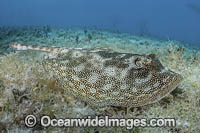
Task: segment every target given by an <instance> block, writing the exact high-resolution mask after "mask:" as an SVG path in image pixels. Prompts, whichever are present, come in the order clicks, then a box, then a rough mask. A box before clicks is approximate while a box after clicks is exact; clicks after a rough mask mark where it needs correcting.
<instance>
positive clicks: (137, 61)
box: [134, 57, 143, 68]
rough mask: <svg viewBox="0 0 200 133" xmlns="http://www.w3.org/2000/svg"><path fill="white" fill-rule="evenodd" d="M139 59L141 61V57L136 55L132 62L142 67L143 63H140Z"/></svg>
mask: <svg viewBox="0 0 200 133" xmlns="http://www.w3.org/2000/svg"><path fill="white" fill-rule="evenodd" d="M141 61H142V59H141V57H138V58H136V59H135V62H134V63H135V65H136V67H137V68H142V67H143V64H142V62H141Z"/></svg>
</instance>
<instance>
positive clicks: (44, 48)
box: [10, 42, 61, 52]
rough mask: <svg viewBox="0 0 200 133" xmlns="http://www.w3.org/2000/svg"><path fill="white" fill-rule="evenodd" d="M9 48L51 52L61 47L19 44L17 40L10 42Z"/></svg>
mask: <svg viewBox="0 0 200 133" xmlns="http://www.w3.org/2000/svg"><path fill="white" fill-rule="evenodd" d="M10 48H13V49H16V50H37V51H44V52H52V51H58V50H60V49H61V48H60V47H48V46H36V45H27V46H26V45H21V44H20V43H17V42H12V43H10Z"/></svg>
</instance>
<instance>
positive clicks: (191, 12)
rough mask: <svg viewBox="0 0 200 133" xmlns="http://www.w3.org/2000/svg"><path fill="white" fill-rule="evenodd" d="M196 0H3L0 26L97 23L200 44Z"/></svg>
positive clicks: (93, 24) (89, 24)
mask: <svg viewBox="0 0 200 133" xmlns="http://www.w3.org/2000/svg"><path fill="white" fill-rule="evenodd" d="M199 24H200V1H197V0H190V1H188V0H182V1H175V0H167V1H161V0H148V1H146V0H126V1H124V0H101V1H99V0H84V1H83V0H59V1H58V0H20V1H13V0H1V1H0V26H24V25H26V26H27V25H28V26H29V25H31V26H43V25H50V26H52V27H77V26H78V27H98V28H106V29H112V30H117V31H120V32H129V33H134V34H135V33H137V34H140V35H150V36H154V37H157V38H161V39H170V40H171V39H173V40H178V41H182V42H186V43H191V44H194V45H197V46H199V47H200V37H199V35H200V25H199Z"/></svg>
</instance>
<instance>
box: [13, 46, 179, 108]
mask: <svg viewBox="0 0 200 133" xmlns="http://www.w3.org/2000/svg"><path fill="white" fill-rule="evenodd" d="M10 46H11V47H12V48H15V49H17V50H39V51H45V52H48V53H49V54H48V56H47V57H45V58H44V60H43V62H42V64H43V67H44V69H45V70H46V71H47V72H48V73H51V74H53V76H54V78H55V79H56V80H57V82H58V84H59V86H60V87H62V88H64V89H66V90H67V92H68V93H69V94H72V95H74V96H75V97H76V98H78V99H80V100H82V101H85V102H87V103H89V104H91V105H94V106H106V105H111V106H122V107H138V106H143V105H147V104H151V103H155V102H157V101H159V100H160V99H162V98H163V97H165V96H166V95H168V94H169V93H170V92H171V91H172V90H174V89H175V88H176V87H177V85H178V84H179V83H180V82H181V81H182V79H183V78H182V76H181V75H180V74H177V73H175V72H173V71H171V70H169V69H167V68H165V67H164V66H163V65H162V64H161V63H160V61H159V60H158V58H157V57H156V56H155V55H154V54H150V55H138V54H132V53H119V52H114V51H111V50H106V49H83V48H62V47H46V46H25V45H21V44H19V43H11V45H10Z"/></svg>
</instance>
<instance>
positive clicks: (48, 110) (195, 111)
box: [0, 27, 200, 133]
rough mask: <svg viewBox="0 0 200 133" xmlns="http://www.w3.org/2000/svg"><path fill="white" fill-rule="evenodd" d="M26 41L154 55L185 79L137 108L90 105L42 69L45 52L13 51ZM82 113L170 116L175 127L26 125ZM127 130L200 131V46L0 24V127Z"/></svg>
mask: <svg viewBox="0 0 200 133" xmlns="http://www.w3.org/2000/svg"><path fill="white" fill-rule="evenodd" d="M13 41H14V42H19V43H22V44H25V45H43V46H60V47H67V48H72V47H81V48H93V47H102V48H110V49H112V50H115V51H118V52H129V53H135V54H150V53H154V54H156V55H157V56H158V57H159V59H160V61H161V62H162V64H163V65H164V66H166V67H167V68H169V69H171V70H173V71H175V72H177V73H179V74H181V75H182V76H183V77H184V80H183V81H182V82H181V83H180V85H179V86H178V87H177V88H176V89H175V90H174V91H173V92H172V93H171V94H170V95H168V96H167V97H165V98H164V99H162V100H161V101H159V102H157V103H155V104H151V105H147V106H144V107H140V108H131V109H129V110H128V113H127V112H126V109H124V108H113V107H106V108H105V107H104V108H92V107H90V105H87V104H86V103H84V102H81V101H79V100H76V99H75V98H73V97H72V96H70V95H69V94H67V92H65V90H64V89H62V88H58V87H57V86H56V85H55V79H53V77H50V76H49V75H48V74H47V73H45V72H44V70H43V68H42V65H41V61H42V57H43V56H44V55H45V53H43V52H36V51H15V50H12V49H10V48H9V43H10V42H13ZM28 114H34V115H36V116H37V117H40V116H42V115H49V116H51V117H52V118H83V117H86V116H89V115H90V116H95V115H108V114H109V115H110V116H111V117H113V118H122V117H123V118H148V119H150V118H175V119H176V127H173V128H172V127H171V128H169V127H166V128H158V127H153V128H150V127H148V128H147V127H145V128H144V127H135V128H133V129H132V130H126V128H116V127H115V128H111V127H109V128H100V127H95V128H88V127H87V128H86V127H85V128H75V127H74V128H73V127H70V128H67V127H66V128H55V127H48V128H43V127H41V126H39V125H37V126H35V127H34V128H27V127H25V125H24V118H25V116H26V115H28ZM2 131H4V132H6V131H8V132H15V133H16V132H32V131H37V132H42V131H54V132H68V133H71V132H77V133H103V132H113V133H114V132H123V133H125V132H129V133H139V132H144V133H145V132H146V133H167V132H197V133H198V132H200V50H198V49H197V48H192V47H189V44H181V43H180V42H177V41H173V40H167V41H164V40H156V39H155V38H154V39H152V38H150V37H139V36H134V35H130V34H126V33H119V32H112V31H108V30H107V31H106V30H105V31H104V30H97V29H87V28H85V29H84V28H73V29H55V28H51V27H23V28H19V27H18V28H13V27H12V28H6V27H1V28H0V132H2Z"/></svg>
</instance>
